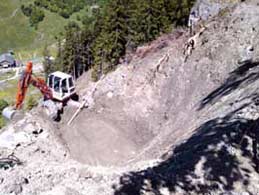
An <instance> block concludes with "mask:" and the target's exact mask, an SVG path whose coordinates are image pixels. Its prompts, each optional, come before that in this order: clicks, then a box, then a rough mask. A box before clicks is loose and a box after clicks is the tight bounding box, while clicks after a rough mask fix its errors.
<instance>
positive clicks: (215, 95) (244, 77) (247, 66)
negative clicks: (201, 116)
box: [198, 61, 259, 110]
mask: <svg viewBox="0 0 259 195" xmlns="http://www.w3.org/2000/svg"><path fill="white" fill-rule="evenodd" d="M258 65H259V62H250V61H248V62H245V63H244V64H242V65H241V66H240V67H238V68H237V69H236V70H234V71H233V72H231V73H230V75H229V77H228V78H227V79H226V81H225V82H224V83H223V85H221V86H220V87H219V88H217V89H216V90H215V91H213V92H211V93H210V94H209V95H208V96H207V97H205V98H204V99H203V100H202V101H201V103H200V106H199V109H198V110H201V109H203V108H204V107H205V106H206V105H208V104H214V103H215V102H217V101H218V100H219V99H220V98H222V97H223V96H226V95H228V94H230V93H231V92H233V91H234V90H236V89H238V88H239V87H240V86H241V85H249V84H251V83H253V82H255V81H256V80H257V79H258V78H259V70H258V69H256V68H257V67H258Z"/></svg>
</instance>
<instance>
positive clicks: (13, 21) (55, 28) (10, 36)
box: [0, 0, 85, 60]
mask: <svg viewBox="0 0 259 195" xmlns="http://www.w3.org/2000/svg"><path fill="white" fill-rule="evenodd" d="M31 2H33V0H7V1H0V29H1V30H0V41H1V42H0V53H1V52H5V51H8V50H10V49H12V50H14V51H15V53H16V55H17V58H18V59H22V60H26V59H30V58H35V57H39V56H40V55H41V53H42V49H43V48H44V46H45V45H53V47H52V48H53V51H55V46H54V45H55V42H56V40H55V36H57V35H59V33H60V32H62V31H63V30H64V26H65V25H66V24H67V23H68V21H69V20H65V19H64V18H62V17H60V16H59V15H57V14H55V13H51V12H49V11H46V10H44V11H45V19H44V21H43V22H41V23H40V24H39V26H38V29H37V30H35V29H34V28H32V27H30V24H29V20H28V18H27V17H25V16H24V15H23V14H22V12H21V10H20V6H21V4H29V3H31ZM84 12H85V10H82V11H81V12H79V13H75V14H74V15H73V16H72V17H71V18H72V19H71V20H75V18H76V17H75V16H76V15H82V14H83V13H84Z"/></svg>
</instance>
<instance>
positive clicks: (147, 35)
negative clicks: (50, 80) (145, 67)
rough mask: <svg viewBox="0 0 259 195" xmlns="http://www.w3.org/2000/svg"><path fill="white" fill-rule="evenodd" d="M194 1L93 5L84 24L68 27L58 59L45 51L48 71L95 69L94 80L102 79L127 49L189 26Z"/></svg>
mask: <svg viewBox="0 0 259 195" xmlns="http://www.w3.org/2000/svg"><path fill="white" fill-rule="evenodd" d="M53 2H54V1H53ZM194 2H195V1H194V0H145V1H139V0H110V1H108V2H107V3H106V4H105V6H99V7H98V6H97V7H92V8H91V9H92V15H90V16H89V15H86V16H85V17H83V21H82V22H83V24H84V25H83V26H81V27H80V26H79V25H78V24H77V23H75V22H71V23H69V25H68V26H67V27H66V28H65V33H64V34H65V38H64V39H63V40H61V38H60V39H59V40H58V42H59V43H58V45H59V46H58V54H57V57H56V60H55V62H52V61H50V60H48V55H49V52H48V50H47V48H46V49H45V50H44V56H45V59H46V60H45V62H44V66H45V71H46V73H47V74H48V73H49V72H52V71H54V70H61V71H64V72H68V73H71V74H73V75H74V76H75V77H76V78H77V77H78V76H80V74H82V72H84V71H86V70H89V69H90V68H91V69H92V78H93V80H98V79H99V78H100V77H101V76H102V75H103V74H106V73H108V72H110V71H112V70H114V69H115V68H116V66H117V65H118V64H119V63H120V61H121V60H123V58H124V56H125V54H126V51H134V50H135V49H136V48H137V47H138V46H139V45H142V44H145V43H147V42H150V41H152V40H154V39H156V38H157V37H158V36H160V35H161V34H163V33H168V32H171V31H172V30H173V28H177V27H179V26H185V25H186V24H187V21H188V17H189V13H190V9H191V7H192V6H193V4H194Z"/></svg>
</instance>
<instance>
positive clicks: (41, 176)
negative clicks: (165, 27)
mask: <svg viewBox="0 0 259 195" xmlns="http://www.w3.org/2000/svg"><path fill="white" fill-rule="evenodd" d="M206 2H207V3H211V4H209V5H210V6H208V5H207V4H206ZM213 2H216V3H213ZM219 2H220V1H198V3H197V5H199V9H201V10H204V9H205V8H204V9H203V7H206V6H207V8H208V7H209V9H210V10H209V11H208V12H209V13H210V14H211V15H212V16H213V17H211V18H209V19H208V20H207V21H206V22H204V23H205V26H206V30H205V31H204V33H203V34H202V35H201V36H200V37H199V38H198V42H197V46H196V47H195V49H194V51H193V52H192V55H191V56H190V57H189V58H188V59H187V61H186V62H184V56H183V54H182V48H183V46H184V43H185V42H186V41H187V40H188V38H189V37H188V32H187V30H175V31H174V32H172V33H171V34H169V35H164V36H161V37H160V38H159V39H158V40H156V41H154V42H152V43H150V44H149V45H148V46H143V47H142V48H140V49H139V50H138V51H137V53H136V54H135V55H133V59H132V61H131V62H130V63H129V64H121V65H120V66H119V67H118V69H117V70H116V71H114V72H112V73H110V74H109V75H107V76H106V77H104V78H103V79H102V80H101V81H99V83H98V87H97V89H96V90H95V89H94V88H95V86H96V84H95V83H92V82H91V81H90V80H89V79H88V75H87V74H86V75H84V76H83V77H82V78H81V79H80V80H79V81H78V83H77V89H78V93H79V94H80V95H81V96H83V95H85V94H88V92H89V91H91V92H92V91H93V94H92V95H91V96H93V98H90V99H91V106H90V108H89V109H84V110H83V111H82V112H81V113H80V114H79V115H78V117H77V118H76V119H75V120H74V121H73V123H72V124H71V126H67V122H68V121H69V119H70V117H71V116H72V115H73V112H74V111H75V110H73V109H72V108H68V107H67V108H66V109H65V112H64V115H63V118H62V121H61V122H60V123H58V124H53V123H51V122H50V121H48V120H47V119H45V118H44V115H42V114H41V113H38V112H39V110H40V109H39V110H35V111H34V112H33V113H30V114H29V115H28V116H26V117H25V118H24V119H23V120H21V121H19V122H17V123H16V124H10V125H9V126H8V127H7V128H6V130H5V132H8V131H10V130H13V131H14V132H15V133H21V132H22V133H23V134H26V135H27V136H28V137H29V138H30V139H28V140H27V139H26V140H25V141H23V142H21V143H20V142H19V140H18V142H19V143H16V142H15V143H16V144H12V145H11V146H14V147H12V148H6V147H4V146H2V147H1V149H0V154H1V157H7V156H8V155H9V154H11V153H13V154H14V155H15V156H17V157H18V158H19V159H20V160H21V161H22V162H23V163H22V164H19V165H18V164H17V165H15V166H13V167H10V168H8V169H6V170H5V169H0V194H8V193H9V194H10V193H13V194H15V193H16V194H24V195H27V194H45V195H47V194H61V195H62V194H82V195H83V194H115V195H120V194H124V195H125V194H130V195H131V194H132V195H137V194H146V195H147V194H162V195H167V194H242V193H243V194H245V193H248V194H257V192H258V191H259V187H258V186H259V185H258V182H259V175H258V171H259V170H258V163H257V162H258V160H257V158H256V156H257V143H258V140H259V139H258V136H257V135H258V133H257V126H258V124H259V123H258V117H259V114H258V113H259V106H258V105H259V104H258V86H259V80H258V78H259V67H258V65H259V62H258V61H257V57H258V55H259V48H258V47H257V45H259V39H258V36H259V30H258V27H257V26H258V23H259V15H258V13H259V6H257V1H256V0H251V1H244V2H242V3H238V4H235V1H224V2H225V3H223V2H222V3H221V2H220V6H223V7H222V8H220V9H221V10H224V12H219V9H217V8H216V7H217V6H219V4H217V3H219ZM225 6H227V9H224V8H225ZM194 9H196V8H194ZM200 13H201V14H202V15H201V16H202V17H203V18H208V14H207V15H206V12H205V11H200ZM138 52H139V53H138ZM0 137H1V136H0ZM14 140H15V139H14ZM16 140H17V139H16ZM0 162H1V161H0ZM10 178H12V179H10ZM13 178H17V180H16V179H15V180H14V179H13Z"/></svg>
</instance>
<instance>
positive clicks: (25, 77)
mask: <svg viewBox="0 0 259 195" xmlns="http://www.w3.org/2000/svg"><path fill="white" fill-rule="evenodd" d="M30 84H32V85H33V86H35V87H37V88H38V89H39V90H40V91H41V93H42V95H43V96H44V100H48V99H52V92H51V90H50V89H49V87H48V86H47V85H46V83H45V81H44V80H43V79H41V78H37V77H34V76H33V74H32V63H31V62H28V63H27V65H26V69H25V70H24V72H23V73H22V75H21V77H20V79H19V82H18V91H17V95H16V104H15V108H16V109H17V110H19V109H21V108H22V104H23V101H24V99H25V96H26V92H27V90H28V87H29V86H30Z"/></svg>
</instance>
